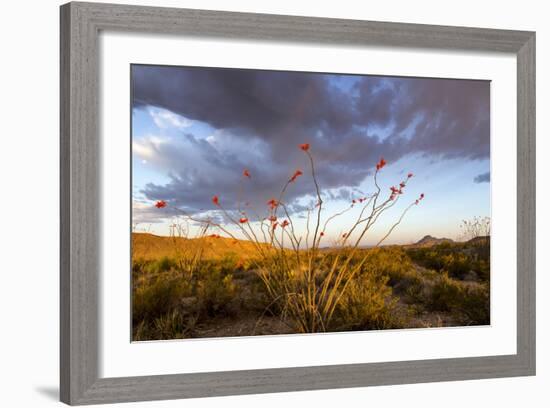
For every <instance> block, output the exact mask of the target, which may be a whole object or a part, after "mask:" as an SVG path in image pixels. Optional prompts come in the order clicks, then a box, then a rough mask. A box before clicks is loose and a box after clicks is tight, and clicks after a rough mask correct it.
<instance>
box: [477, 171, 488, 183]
mask: <svg viewBox="0 0 550 408" xmlns="http://www.w3.org/2000/svg"><path fill="white" fill-rule="evenodd" d="M490 181H491V173H490V172H487V173H483V174H479V175H477V176H475V177H474V183H488V182H490Z"/></svg>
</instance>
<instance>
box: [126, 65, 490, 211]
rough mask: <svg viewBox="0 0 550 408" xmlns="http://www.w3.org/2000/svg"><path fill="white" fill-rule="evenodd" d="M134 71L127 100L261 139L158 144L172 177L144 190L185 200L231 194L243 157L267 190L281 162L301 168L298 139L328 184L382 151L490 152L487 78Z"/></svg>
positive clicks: (353, 178)
mask: <svg viewBox="0 0 550 408" xmlns="http://www.w3.org/2000/svg"><path fill="white" fill-rule="evenodd" d="M132 75H133V106H134V108H137V109H139V108H140V107H146V106H155V107H160V108H164V109H167V110H169V111H172V112H174V113H177V114H179V115H182V116H184V117H186V118H188V119H191V120H195V121H200V122H204V123H207V124H209V125H210V126H211V127H212V128H214V129H218V130H224V131H226V132H227V134H230V135H231V137H232V138H234V139H235V141H238V142H241V143H243V142H244V143H245V144H247V143H249V145H248V146H253V143H254V142H258V141H262V144H261V145H262V146H264V148H263V150H262V151H261V154H260V153H258V152H255V153H256V154H255V156H254V160H252V161H251V160H248V159H247V156H248V155H250V154H251V152H250V151H249V149H251V148H252V147H249V149H246V150H244V151H242V154H237V153H235V152H232V153H230V154H228V153H227V151H224V150H223V149H221V150H220V149H217V148H215V147H213V146H211V145H210V143H209V142H207V141H205V140H198V139H197V138H195V137H194V136H193V135H192V134H186V135H183V136H182V137H183V138H185V139H186V144H185V147H182V148H181V149H182V151H179V150H178V149H177V148H175V147H174V146H165V147H163V149H164V150H163V151H160V152H159V154H160V155H162V156H163V157H164V158H163V160H164V161H165V163H164V165H165V167H166V168H167V169H170V182H169V183H167V184H166V185H157V184H149V185H147V186H146V187H145V190H144V193H145V195H146V196H147V197H148V198H150V199H172V200H176V201H177V202H178V203H179V204H184V203H185V205H187V206H189V208H194V209H199V208H201V206H205V205H206V204H205V203H209V201H208V200H209V197H211V194H212V192H213V191H216V192H217V193H219V194H221V195H224V196H225V197H228V199H229V200H230V201H234V200H236V198H237V195H236V193H235V191H234V190H235V186H236V185H238V183H239V177H240V174H241V172H242V169H243V168H244V167H248V168H250V170H251V172H253V174H254V175H255V177H253V178H252V180H251V185H250V186H249V187H250V189H251V190H252V191H255V192H257V195H258V196H262V197H269V196H271V195H273V194H274V191H277V190H275V189H274V186H281V185H282V184H283V183H284V182H285V181H286V180H287V179H288V177H289V172H291V171H293V170H294V169H295V168H298V167H299V168H303V169H304V170H307V167H306V166H307V161H304V155H303V152H300V151H299V149H297V145H298V144H299V143H303V142H309V143H311V144H312V150H313V151H314V153H315V156H316V160H317V163H316V165H317V169H318V170H317V172H318V177H319V181H320V183H321V184H322V185H323V187H324V188H329V189H339V188H341V187H347V188H354V187H357V186H358V185H359V184H360V183H361V182H362V181H363V180H364V178H365V177H366V176H367V175H368V174H369V172H370V171H371V169H372V168H373V166H374V163H375V162H376V160H378V158H379V157H380V156H384V157H385V158H386V159H387V160H388V161H389V162H394V161H396V160H398V159H400V158H402V157H404V156H406V155H407V154H421V155H425V156H430V157H434V158H463V159H483V158H488V157H489V83H488V82H481V81H460V80H433V79H413V78H384V77H365V76H353V77H351V76H348V77H345V78H344V79H342V77H340V78H339V79H338V78H337V77H335V76H333V75H323V74H307V73H295V72H275V71H257V70H238V69H215V68H179V67H154V66H133V68H132ZM342 82H343V83H342ZM228 137H229V136H228ZM189 152H192V154H191V155H190V153H189ZM181 155H183V156H185V157H187V159H188V160H182V159H181ZM283 163H284V165H283ZM289 169H290V170H289ZM304 179H305V177H304ZM308 180H309V178H308ZM311 191H312V185H311V182H303V183H299V184H298V183H297V184H296V186H293V189H291V190H290V191H289V198H290V199H291V200H294V199H296V198H298V197H301V196H303V195H304V194H306V193H309V192H311ZM332 194H334V195H336V194H337V193H336V191H334V192H332ZM342 194H345V193H343V192H341V193H340V196H341V197H342V198H343V195H342Z"/></svg>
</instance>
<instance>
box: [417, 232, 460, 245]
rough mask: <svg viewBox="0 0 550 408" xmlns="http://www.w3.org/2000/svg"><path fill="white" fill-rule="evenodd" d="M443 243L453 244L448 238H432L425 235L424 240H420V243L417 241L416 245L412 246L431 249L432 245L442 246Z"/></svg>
mask: <svg viewBox="0 0 550 408" xmlns="http://www.w3.org/2000/svg"><path fill="white" fill-rule="evenodd" d="M445 242H448V243H450V244H452V243H454V241H453V240H452V239H450V238H436V237H432V236H431V235H426V236H425V237H424V238H422V239H421V240H420V241H418V242H417V243H416V244H413V245H412V246H416V247H431V246H434V245H439V244H443V243H445Z"/></svg>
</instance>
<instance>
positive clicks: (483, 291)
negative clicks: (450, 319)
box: [428, 273, 490, 325]
mask: <svg viewBox="0 0 550 408" xmlns="http://www.w3.org/2000/svg"><path fill="white" fill-rule="evenodd" d="M428 306H429V307H430V308H431V309H432V310H438V311H447V312H451V313H453V314H455V315H457V316H459V317H461V320H462V321H463V323H464V324H476V325H479V324H489V323H490V308H489V287H488V285H487V284H475V283H471V284H468V283H464V282H460V281H456V280H453V279H451V278H449V276H448V274H447V273H444V274H443V275H442V276H440V277H439V278H438V279H437V280H436V281H435V283H434V287H433V289H432V295H431V298H430V300H429V303H428Z"/></svg>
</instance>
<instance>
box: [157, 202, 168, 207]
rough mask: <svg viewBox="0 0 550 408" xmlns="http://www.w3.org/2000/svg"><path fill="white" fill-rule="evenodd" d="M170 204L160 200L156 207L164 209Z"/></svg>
mask: <svg viewBox="0 0 550 408" xmlns="http://www.w3.org/2000/svg"><path fill="white" fill-rule="evenodd" d="M167 205H168V204H167V203H166V201H164V200H159V201H157V202H156V203H155V207H157V208H164V207H166V206H167Z"/></svg>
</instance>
